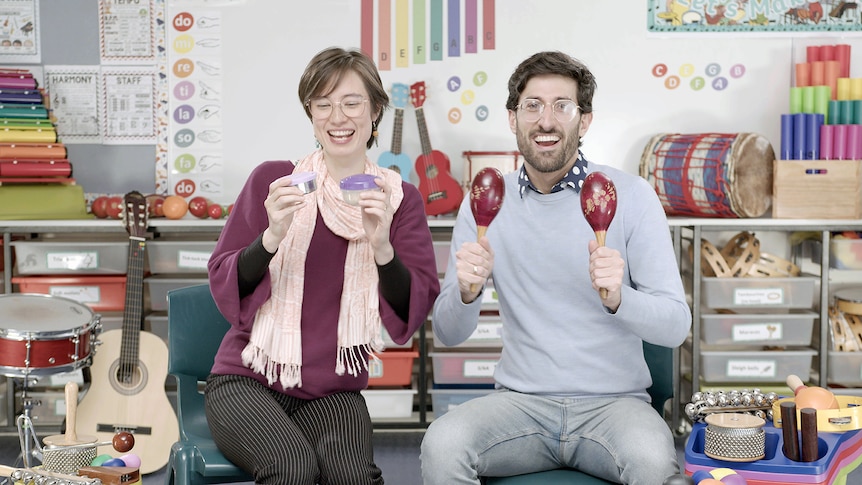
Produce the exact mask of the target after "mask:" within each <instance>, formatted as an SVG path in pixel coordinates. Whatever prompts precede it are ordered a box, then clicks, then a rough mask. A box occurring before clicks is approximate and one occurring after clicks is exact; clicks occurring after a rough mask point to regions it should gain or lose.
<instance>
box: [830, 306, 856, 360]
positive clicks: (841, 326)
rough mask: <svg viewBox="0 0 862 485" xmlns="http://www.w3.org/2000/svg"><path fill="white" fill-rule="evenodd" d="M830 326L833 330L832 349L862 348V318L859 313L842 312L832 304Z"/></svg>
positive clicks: (848, 349) (841, 350)
mask: <svg viewBox="0 0 862 485" xmlns="http://www.w3.org/2000/svg"><path fill="white" fill-rule="evenodd" d="M829 327H830V329H831V330H832V350H837V351H839V352H858V351H860V350H862V318H860V316H859V315H854V314H852V313H845V312H842V311H841V310H839V309H838V307H837V306H835V305H832V306H830V307H829Z"/></svg>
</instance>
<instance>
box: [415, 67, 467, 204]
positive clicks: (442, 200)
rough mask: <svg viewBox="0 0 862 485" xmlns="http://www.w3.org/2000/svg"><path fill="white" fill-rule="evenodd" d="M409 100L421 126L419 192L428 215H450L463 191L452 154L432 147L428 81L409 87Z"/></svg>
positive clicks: (418, 167)
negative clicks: (451, 168)
mask: <svg viewBox="0 0 862 485" xmlns="http://www.w3.org/2000/svg"><path fill="white" fill-rule="evenodd" d="M410 102H411V103H413V107H414V108H415V109H416V122H417V123H418V125H419V141H420V142H421V143H422V155H419V156H418V157H417V158H416V165H415V168H416V175H417V176H418V177H419V193H420V194H422V198H423V200H424V201H425V213H426V214H428V215H429V216H438V215H441V214H448V213H449V212H455V211H456V210H458V206H459V205H461V199H462V198H463V197H464V190H463V189H462V188H461V184H459V183H458V182H457V181H456V180H455V179H454V178H453V177H452V175H451V174H450V173H449V157H447V156H446V154H445V153H443V152H441V151H438V150H433V149H432V148H431V140H430V139H429V138H428V127H427V126H426V124H425V112H424V111H423V108H422V105H423V104H424V103H425V82H424V81H419V82H417V83H414V84H412V85H411V86H410Z"/></svg>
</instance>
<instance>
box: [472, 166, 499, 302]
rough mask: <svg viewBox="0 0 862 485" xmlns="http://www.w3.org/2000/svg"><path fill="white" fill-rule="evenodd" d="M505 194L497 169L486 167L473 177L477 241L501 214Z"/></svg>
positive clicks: (475, 289) (473, 203)
mask: <svg viewBox="0 0 862 485" xmlns="http://www.w3.org/2000/svg"><path fill="white" fill-rule="evenodd" d="M505 193H506V185H505V184H504V183H503V174H502V173H500V171H499V170H497V169H496V168H494V167H485V168H483V169H481V170H479V171H478V172H477V173H476V176H475V177H473V184H472V185H471V186H470V210H472V211H473V218H474V219H476V240H477V241H478V240H479V239H480V238H481V237H482V236H484V235H485V232H487V231H488V226H489V225H490V224H491V221H493V220H494V218H495V217H497V213H498V212H500V207H501V206H502V205H503V195H504V194H505ZM470 291H479V285H475V284H474V285H472V286H471V287H470Z"/></svg>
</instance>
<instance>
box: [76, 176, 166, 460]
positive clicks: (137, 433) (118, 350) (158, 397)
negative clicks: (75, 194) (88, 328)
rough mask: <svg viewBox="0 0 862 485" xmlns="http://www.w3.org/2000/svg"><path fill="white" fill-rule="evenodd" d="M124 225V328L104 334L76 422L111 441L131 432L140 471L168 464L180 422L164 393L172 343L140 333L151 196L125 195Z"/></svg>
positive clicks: (101, 337)
mask: <svg viewBox="0 0 862 485" xmlns="http://www.w3.org/2000/svg"><path fill="white" fill-rule="evenodd" d="M123 223H124V225H125V226H126V231H127V232H128V233H129V262H128V275H127V281H126V304H125V308H124V310H123V327H122V329H119V330H109V331H107V332H104V333H102V334H100V335H99V340H100V341H101V345H100V346H99V350H98V352H97V353H96V354H95V355H94V356H93V365H92V366H91V367H90V373H91V383H90V388H89V390H88V391H87V393H86V394H85V395H84V398H83V399H82V401H81V404H80V405H79V406H78V423H77V424H78V430H79V432H81V433H82V434H87V435H96V436H98V439H99V441H111V440H112V439H113V437H114V435H115V434H116V433H117V432H118V431H128V432H129V433H132V434H133V435H134V437H135V447H134V449H133V450H132V453H134V454H136V455H138V456H139V457H140V458H141V466H140V472H141V473H142V474H146V473H151V472H154V471H157V470H159V469H160V468H162V467H164V466H165V465H166V464H167V463H168V456H169V455H170V451H171V446H172V445H173V444H174V443H175V442H176V441H177V440H178V439H179V424H178V422H177V415H176V413H175V412H174V409H173V407H172V406H171V403H170V401H169V400H168V396H167V394H166V393H165V379H166V378H167V376H168V347H167V345H165V342H164V341H163V340H162V339H161V338H159V337H157V336H156V335H154V334H152V333H150V332H142V331H141V322H142V316H143V315H142V300H143V288H144V254H145V252H146V247H147V241H146V230H147V200H146V198H145V197H144V196H143V195H142V194H141V193H140V192H137V191H132V192H129V193H128V194H126V195H125V196H124V197H123ZM110 452H111V451H110V450H108V451H105V452H100V453H110Z"/></svg>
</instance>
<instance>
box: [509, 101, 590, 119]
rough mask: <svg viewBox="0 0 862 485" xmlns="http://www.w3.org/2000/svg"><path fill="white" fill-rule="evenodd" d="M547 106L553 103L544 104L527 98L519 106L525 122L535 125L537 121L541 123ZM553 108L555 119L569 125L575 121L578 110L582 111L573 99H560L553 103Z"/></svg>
mask: <svg viewBox="0 0 862 485" xmlns="http://www.w3.org/2000/svg"><path fill="white" fill-rule="evenodd" d="M546 104H551V103H543V102H541V101H539V100H538V99H534V98H527V99H525V100H524V101H522V102H521V104H519V105H518V110H519V111H520V112H521V113H522V114H521V116H522V117H523V119H524V121H528V122H530V123H533V122H535V121H539V118H541V117H542V113H544V112H545V105H546ZM552 106H553V113H554V118H556V119H557V121H559V122H560V123H568V122H569V121H572V120H573V119H575V116H577V114H578V110H579V109H580V106H578V105H577V103H575V102H574V101H572V100H571V99H558V100H557V101H554V102H553V104H552Z"/></svg>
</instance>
